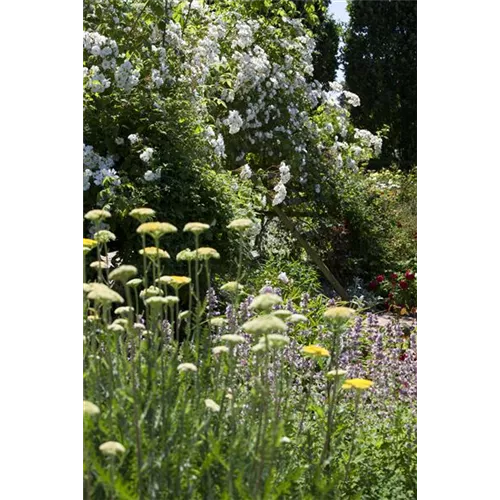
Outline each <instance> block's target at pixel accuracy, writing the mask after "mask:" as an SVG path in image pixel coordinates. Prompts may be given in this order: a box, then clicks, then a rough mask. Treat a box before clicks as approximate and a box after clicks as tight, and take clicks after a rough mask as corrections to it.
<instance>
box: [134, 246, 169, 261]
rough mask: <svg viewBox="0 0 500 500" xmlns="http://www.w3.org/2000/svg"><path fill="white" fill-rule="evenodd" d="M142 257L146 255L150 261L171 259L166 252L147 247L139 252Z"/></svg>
mask: <svg viewBox="0 0 500 500" xmlns="http://www.w3.org/2000/svg"><path fill="white" fill-rule="evenodd" d="M139 253H140V254H141V255H146V257H149V258H150V259H170V255H169V254H168V252H166V251H165V250H162V249H161V248H157V247H146V248H141V249H140V250H139Z"/></svg>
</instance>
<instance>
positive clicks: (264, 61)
mask: <svg viewBox="0 0 500 500" xmlns="http://www.w3.org/2000/svg"><path fill="white" fill-rule="evenodd" d="M232 59H233V60H234V61H236V62H237V70H238V73H237V75H236V80H235V82H234V86H233V88H234V92H237V91H238V90H239V89H240V88H242V87H246V88H247V89H248V88H250V89H255V87H257V85H259V84H263V83H264V82H265V80H266V78H267V77H268V76H269V75H270V73H271V63H270V61H269V58H268V56H267V54H266V51H265V50H264V49H263V48H262V47H260V46H259V45H254V46H253V50H249V51H248V52H246V53H241V52H239V51H236V52H235V53H234V54H233V56H232Z"/></svg>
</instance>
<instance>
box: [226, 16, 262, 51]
mask: <svg viewBox="0 0 500 500" xmlns="http://www.w3.org/2000/svg"><path fill="white" fill-rule="evenodd" d="M259 27H260V24H259V22H258V21H253V20H248V21H246V22H242V21H237V22H236V25H235V30H236V38H235V39H234V40H233V41H232V42H231V48H233V49H235V48H237V47H239V48H241V49H246V48H247V47H249V46H250V45H252V43H253V41H254V33H255V32H256V31H257V30H258V29H259Z"/></svg>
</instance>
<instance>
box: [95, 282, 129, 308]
mask: <svg viewBox="0 0 500 500" xmlns="http://www.w3.org/2000/svg"><path fill="white" fill-rule="evenodd" d="M89 285H90V286H91V290H90V292H89V293H88V294H87V297H88V298H89V299H91V300H95V301H96V302H103V303H110V302H118V303H123V302H124V300H123V297H122V296H121V295H120V294H118V293H116V292H115V291H114V290H111V288H109V287H108V286H106V285H104V284H103V283H89Z"/></svg>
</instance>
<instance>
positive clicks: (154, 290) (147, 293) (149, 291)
mask: <svg viewBox="0 0 500 500" xmlns="http://www.w3.org/2000/svg"><path fill="white" fill-rule="evenodd" d="M158 295H163V290H162V289H161V288H158V287H157V286H150V287H148V288H146V289H145V290H142V291H141V293H140V294H139V297H141V299H147V298H149V297H156V296H158Z"/></svg>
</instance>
